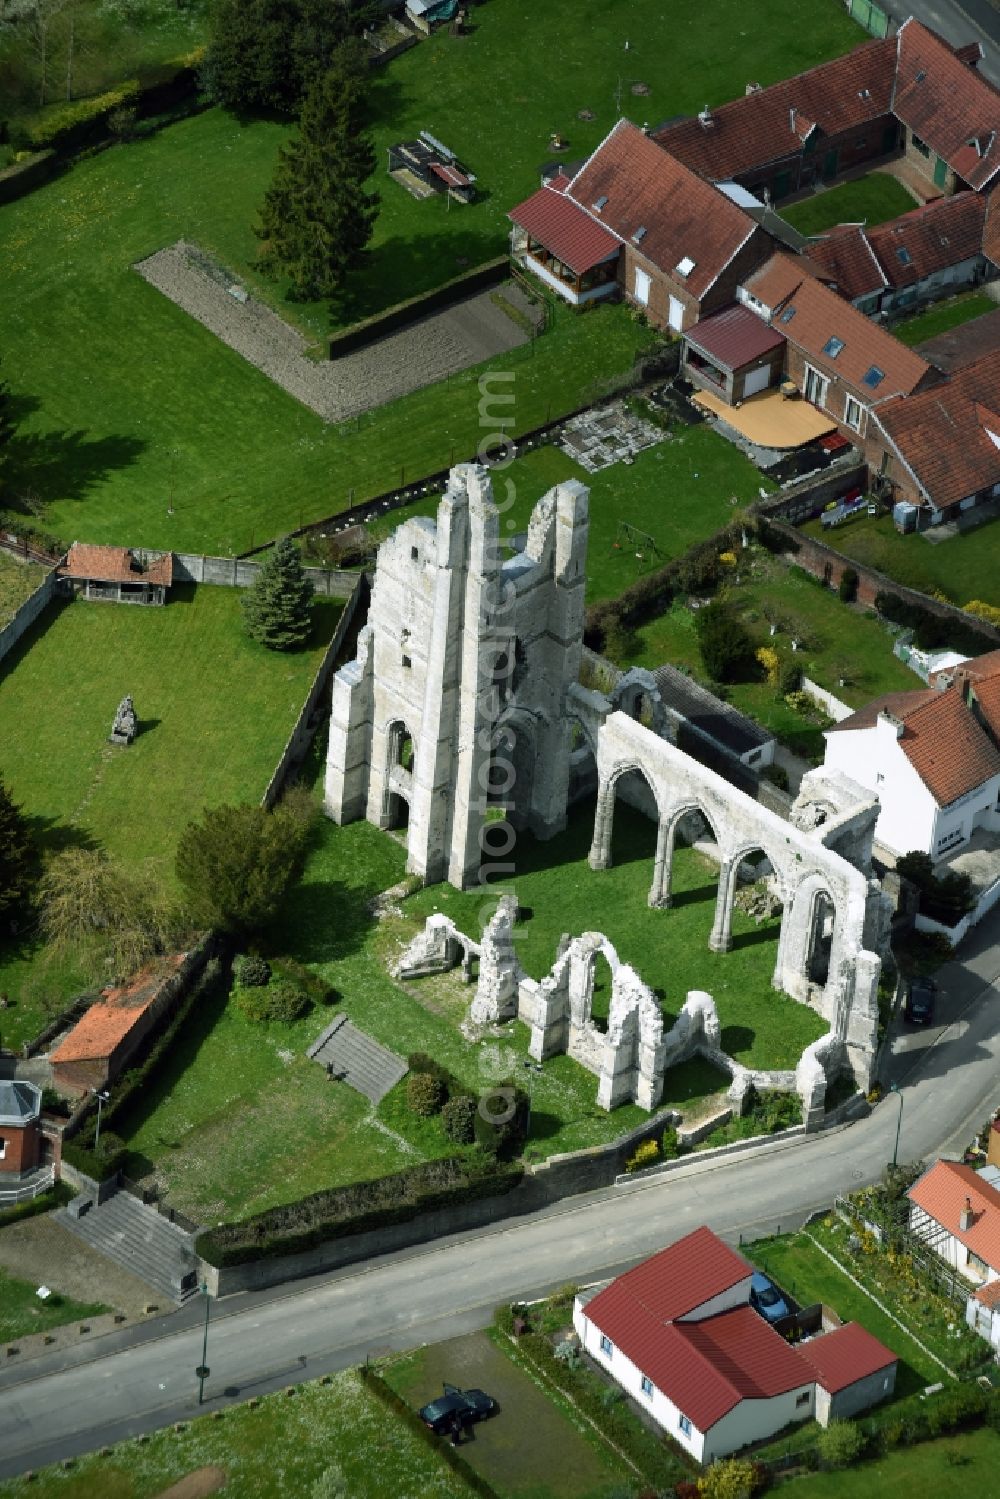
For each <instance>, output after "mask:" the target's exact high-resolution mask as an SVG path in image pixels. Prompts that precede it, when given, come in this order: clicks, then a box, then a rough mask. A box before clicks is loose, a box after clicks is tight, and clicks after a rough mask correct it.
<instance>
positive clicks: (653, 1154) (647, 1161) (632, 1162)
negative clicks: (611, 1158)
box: [625, 1140, 660, 1171]
mask: <svg viewBox="0 0 1000 1499" xmlns="http://www.w3.org/2000/svg"><path fill="white" fill-rule="evenodd" d="M659 1159H660V1147H659V1145H658V1144H657V1142H656V1141H655V1140H643V1142H642V1144H641V1145H637V1146H636V1148H635V1151H634V1153H633V1154H632V1155H630V1156H629V1158H628V1160H627V1161H626V1162H625V1170H626V1171H642V1170H643V1168H644V1167H645V1166H652V1165H653V1163H654V1161H658V1160H659Z"/></svg>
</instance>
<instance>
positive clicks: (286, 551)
mask: <svg viewBox="0 0 1000 1499" xmlns="http://www.w3.org/2000/svg"><path fill="white" fill-rule="evenodd" d="M312 591H313V590H312V584H311V583H310V582H309V579H308V578H307V577H306V575H305V573H304V571H303V569H302V559H301V557H300V556H299V551H298V548H297V547H296V545H295V543H294V542H293V541H292V539H291V537H290V536H283V537H282V538H281V540H280V541H279V542H278V544H277V546H275V547H274V548H273V549H272V550H271V551H270V552H268V554H267V557H266V558H265V559H264V563H263V565H262V567H261V570H260V572H259V573H258V575H257V581H256V583H255V584H254V586H253V588H251V589H250V591H249V592H248V593H246V594H244V596H243V598H242V600H241V603H242V606H243V623H244V624H245V625H246V628H247V632H248V633H249V634H250V635H252V636H253V638H254V640H257V641H259V642H260V644H261V645H266V646H267V648H268V650H271V651H290V650H293V649H294V648H295V646H297V645H301V644H302V642H303V641H304V640H306V639H308V636H309V631H310V629H311V628H312V613H311V608H310V605H311V602H312Z"/></svg>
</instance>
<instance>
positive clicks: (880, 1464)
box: [787, 1427, 1000, 1499]
mask: <svg viewBox="0 0 1000 1499" xmlns="http://www.w3.org/2000/svg"><path fill="white" fill-rule="evenodd" d="M998 1462H1000V1437H998V1436H997V1433H996V1432H995V1431H992V1430H991V1429H990V1428H989V1427H983V1428H982V1429H981V1430H979V1431H969V1432H962V1433H960V1434H959V1435H957V1436H953V1437H944V1438H942V1439H941V1440H940V1441H937V1442H921V1443H920V1444H919V1446H916V1447H909V1448H900V1449H898V1450H897V1451H896V1452H893V1453H891V1454H890V1455H889V1456H887V1457H881V1458H878V1459H877V1460H876V1461H874V1462H869V1463H860V1464H859V1465H858V1466H857V1467H856V1468H850V1469H848V1470H847V1471H846V1472H842V1473H810V1474H808V1475H806V1476H805V1477H803V1478H796V1479H795V1480H794V1481H793V1482H792V1483H791V1484H789V1485H788V1487H787V1493H788V1499H871V1496H872V1495H873V1494H877V1495H879V1499H881V1496H882V1495H886V1496H891V1499H904V1496H905V1499H953V1496H957V1495H959V1494H968V1493H973V1494H981V1495H983V1496H985V1495H987V1494H988V1493H989V1491H990V1489H991V1488H994V1486H995V1484H996V1474H997V1463H998Z"/></svg>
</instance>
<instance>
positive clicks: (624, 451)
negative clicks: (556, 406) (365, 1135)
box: [559, 401, 669, 474]
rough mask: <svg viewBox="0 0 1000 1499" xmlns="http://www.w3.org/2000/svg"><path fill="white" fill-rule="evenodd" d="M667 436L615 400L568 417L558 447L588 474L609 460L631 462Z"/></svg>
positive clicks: (601, 467)
mask: <svg viewBox="0 0 1000 1499" xmlns="http://www.w3.org/2000/svg"><path fill="white" fill-rule="evenodd" d="M668 435H669V434H668V433H666V432H664V431H663V430H662V429H661V428H660V427H654V426H653V424H652V422H645V421H643V420H642V418H641V417H638V416H634V415H633V414H632V413H631V412H629V411H627V410H626V408H625V406H624V404H623V403H622V402H620V401H616V402H615V404H614V405H613V406H602V407H601V408H600V410H598V411H584V412H581V413H580V415H579V416H574V417H572V418H571V419H570V420H569V421H568V422H567V423H566V425H565V426H564V428H563V433H562V437H561V438H560V440H559V446H560V448H561V449H562V451H563V452H564V453H565V454H566V456H567V457H568V458H572V459H574V460H575V461H576V462H577V463H578V464H579V465H580V467H581V468H583V469H586V471H587V473H588V474H596V473H600V471H601V469H603V468H610V467H611V465H612V464H613V463H633V462H634V461H635V459H636V457H637V456H638V454H639V453H644V452H645V451H646V449H647V448H652V447H655V445H656V444H657V443H658V442H663V441H664V440H665V438H666V437H667V436H668Z"/></svg>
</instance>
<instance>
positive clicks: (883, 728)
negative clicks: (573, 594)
mask: <svg viewBox="0 0 1000 1499" xmlns="http://www.w3.org/2000/svg"><path fill="white" fill-rule="evenodd" d="M875 726H876V728H877V729H878V731H879V733H880V734H889V735H891V736H892V738H893V739H902V737H903V720H902V719H901V718H897V717H896V715H895V713H887V712H886V711H885V709H884V708H883V709H882V712H881V713H880V714H879V716H878V718H877V720H876V724H875Z"/></svg>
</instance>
